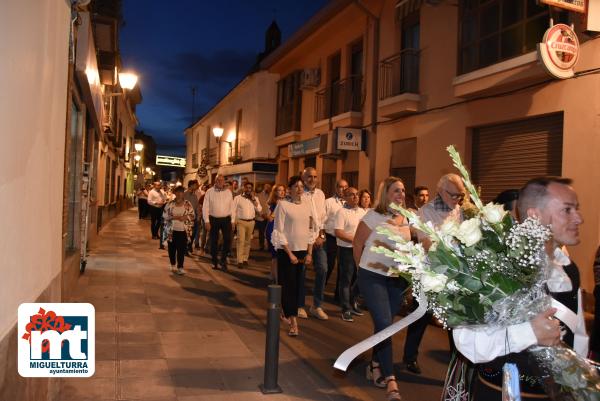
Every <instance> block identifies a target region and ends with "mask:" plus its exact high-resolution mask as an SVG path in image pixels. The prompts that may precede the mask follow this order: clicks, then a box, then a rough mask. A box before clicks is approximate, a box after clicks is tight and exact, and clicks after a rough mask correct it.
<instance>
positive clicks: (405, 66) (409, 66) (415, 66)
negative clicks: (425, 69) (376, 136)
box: [379, 49, 421, 118]
mask: <svg viewBox="0 0 600 401" xmlns="http://www.w3.org/2000/svg"><path fill="white" fill-rule="evenodd" d="M379 82H380V85H379V100H380V101H379V114H380V115H381V116H382V117H387V118H394V117H398V116H401V115H404V114H410V113H414V112H416V111H417V110H418V108H419V103H420V102H421V97H420V96H419V95H418V93H419V50H418V49H405V50H402V51H401V52H400V53H397V54H394V55H393V56H391V57H388V58H386V59H384V60H382V61H381V62H380V63H379Z"/></svg>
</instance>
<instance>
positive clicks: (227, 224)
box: [202, 174, 233, 271]
mask: <svg viewBox="0 0 600 401" xmlns="http://www.w3.org/2000/svg"><path fill="white" fill-rule="evenodd" d="M232 211H233V196H232V195H231V191H229V190H227V189H226V188H225V177H224V176H223V175H222V174H218V175H217V177H216V178H215V186H214V187H212V188H210V189H209V190H208V191H206V194H205V195H204V202H203V204H202V217H203V218H204V224H205V227H206V230H207V231H208V232H209V235H210V254H211V256H212V265H213V269H218V268H219V267H218V266H219V265H220V266H221V270H223V271H227V253H228V252H229V248H230V247H231V232H232V224H231V213H232ZM219 231H220V232H221V234H222V235H223V248H222V249H221V259H220V261H219V260H218V259H217V254H218V242H219Z"/></svg>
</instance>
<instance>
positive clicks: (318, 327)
mask: <svg viewBox="0 0 600 401" xmlns="http://www.w3.org/2000/svg"><path fill="white" fill-rule="evenodd" d="M234 254H235V253H234ZM250 257H251V259H250V266H249V267H248V268H245V269H238V268H237V267H236V266H235V265H230V266H229V272H228V273H223V272H221V271H214V270H211V267H210V261H209V259H208V258H206V257H198V256H194V257H193V259H194V260H195V262H196V263H198V264H200V265H201V266H202V268H203V269H204V270H205V271H209V274H211V275H212V277H213V278H214V280H215V282H217V283H218V284H220V285H222V286H223V287H225V288H227V290H228V291H227V294H223V295H226V297H225V298H224V299H223V300H221V301H220V302H225V303H227V304H229V306H232V307H235V308H236V309H238V310H237V311H236V312H235V313H239V308H245V309H246V310H247V311H248V313H249V314H251V315H252V316H254V318H256V319H258V320H259V321H261V322H262V323H263V324H265V322H266V308H267V291H266V288H267V286H268V284H269V278H268V272H269V267H268V266H269V263H270V255H269V254H268V253H267V252H259V251H252V253H251V256H250ZM312 278H313V273H312V269H311V268H310V267H309V268H308V270H307V289H308V292H309V296H307V306H308V305H310V303H311V301H312V299H311V297H310V292H311V291H310V289H311V288H312V284H313V281H312ZM334 279H335V275H333V276H332V277H331V279H330V282H329V285H328V287H327V289H326V296H325V298H326V302H325V305H324V309H325V311H326V312H327V313H328V314H329V320H327V321H319V320H317V319H315V318H309V319H307V320H304V319H300V320H299V326H300V336H299V337H296V338H290V337H288V336H287V335H286V327H283V325H282V329H281V331H280V334H281V341H282V342H283V343H284V344H285V345H287V346H288V347H289V348H290V349H291V350H292V352H293V353H295V354H296V355H297V356H298V358H301V359H302V360H303V361H304V362H305V363H306V364H308V365H309V366H310V367H311V368H312V369H314V370H315V372H317V373H318V374H319V375H320V376H321V377H322V378H323V379H324V380H326V381H328V382H330V383H331V384H332V386H334V388H335V389H337V390H338V391H339V395H340V396H342V398H345V399H349V400H383V399H385V392H384V391H383V390H382V389H378V388H376V387H374V386H373V385H372V383H369V382H367V380H366V379H365V370H366V366H367V364H368V361H369V360H370V355H369V354H363V355H361V356H360V357H358V358H357V359H356V360H355V361H354V362H353V363H352V365H351V366H350V368H349V369H348V372H347V373H342V372H340V371H337V370H335V369H333V367H332V366H333V362H334V361H335V359H336V358H337V357H338V356H339V354H340V353H341V352H343V351H344V350H345V349H347V348H348V347H350V346H352V345H354V344H356V343H357V342H359V341H361V340H363V339H365V338H367V337H368V336H369V335H370V334H372V322H371V319H370V317H369V315H368V312H366V313H365V315H364V316H362V317H355V320H354V322H352V323H349V322H344V321H343V320H341V318H340V316H341V310H340V307H339V306H337V305H336V304H335V303H334V302H333V290H334V287H335V281H334ZM232 313H234V312H232ZM259 327H260V326H259ZM263 327H264V326H263ZM257 334H258V335H260V334H261V333H257ZM405 335H406V333H405V331H403V332H400V333H398V334H396V335H395V336H394V338H393V345H394V361H395V370H396V377H397V379H398V385H399V387H400V392H401V394H402V396H403V398H404V399H405V400H407V401H437V400H439V399H440V395H441V390H442V386H443V381H444V376H445V373H446V368H447V364H448V361H449V351H448V349H449V347H448V336H447V333H446V331H444V330H442V329H441V328H439V327H436V326H434V325H429V327H428V328H427V331H426V333H425V337H424V338H423V342H422V344H421V347H420V352H419V364H420V366H421V369H422V371H423V372H422V374H421V375H415V374H412V373H410V372H408V371H406V370H404V369H403V366H402V363H401V360H402V350H403V345H404V340H405ZM284 391H285V389H284Z"/></svg>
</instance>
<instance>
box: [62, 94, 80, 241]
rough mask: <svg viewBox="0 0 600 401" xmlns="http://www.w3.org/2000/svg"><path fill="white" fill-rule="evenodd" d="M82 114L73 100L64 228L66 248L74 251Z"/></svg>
mask: <svg viewBox="0 0 600 401" xmlns="http://www.w3.org/2000/svg"><path fill="white" fill-rule="evenodd" d="M82 119H83V116H82V112H81V111H80V109H79V108H78V107H77V104H76V101H75V99H73V101H72V103H71V121H70V137H69V143H68V146H69V148H68V149H69V157H68V162H67V163H68V164H67V179H68V182H67V183H66V186H67V188H68V192H67V197H68V198H67V199H68V204H67V208H68V210H67V227H66V234H67V237H66V240H67V241H66V248H67V249H75V248H77V236H78V233H79V219H78V216H79V215H80V213H81V209H80V207H81V206H80V192H79V187H80V184H81V183H80V181H79V173H80V167H79V163H80V162H81V158H80V153H79V148H80V147H81V143H82V140H83V134H82V131H83V124H82Z"/></svg>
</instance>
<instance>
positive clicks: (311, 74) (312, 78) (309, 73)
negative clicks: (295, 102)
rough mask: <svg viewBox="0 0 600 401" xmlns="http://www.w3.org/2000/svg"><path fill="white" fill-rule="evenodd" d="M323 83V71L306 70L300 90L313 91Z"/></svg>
mask: <svg viewBox="0 0 600 401" xmlns="http://www.w3.org/2000/svg"><path fill="white" fill-rule="evenodd" d="M320 83H321V70H320V69H319V68H306V69H304V70H302V75H301V78H300V89H313V88H316V87H317V86H319V84H320Z"/></svg>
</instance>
